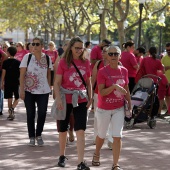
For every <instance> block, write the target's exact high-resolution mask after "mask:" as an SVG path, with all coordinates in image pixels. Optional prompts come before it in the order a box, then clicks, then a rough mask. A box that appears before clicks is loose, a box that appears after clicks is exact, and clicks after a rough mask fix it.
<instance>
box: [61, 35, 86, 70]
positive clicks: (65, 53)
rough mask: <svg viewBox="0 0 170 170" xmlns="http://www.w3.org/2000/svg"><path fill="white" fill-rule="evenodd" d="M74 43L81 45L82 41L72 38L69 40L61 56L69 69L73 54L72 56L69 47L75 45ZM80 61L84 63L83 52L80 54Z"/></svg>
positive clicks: (78, 38)
mask: <svg viewBox="0 0 170 170" xmlns="http://www.w3.org/2000/svg"><path fill="white" fill-rule="evenodd" d="M76 42H80V43H83V41H82V40H81V38H80V37H74V38H72V39H71V40H70V42H69V44H68V47H67V49H66V51H65V52H64V54H63V58H65V60H66V63H67V64H68V66H69V67H70V64H71V62H72V61H73V54H72V50H71V47H72V46H73V45H74V44H75V43H76ZM79 58H80V60H82V61H85V60H86V58H85V56H84V51H83V52H82V54H81V55H80V57H79Z"/></svg>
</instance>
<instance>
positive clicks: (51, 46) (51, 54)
mask: <svg viewBox="0 0 170 170" xmlns="http://www.w3.org/2000/svg"><path fill="white" fill-rule="evenodd" d="M48 47H49V48H48V50H46V51H45V54H47V55H48V56H49V57H50V58H51V61H52V64H53V67H54V63H55V61H56V59H57V57H58V52H57V50H56V47H55V43H54V42H53V41H50V42H49V44H48ZM53 84H54V70H51V89H52V87H53Z"/></svg>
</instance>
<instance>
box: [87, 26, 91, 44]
mask: <svg viewBox="0 0 170 170" xmlns="http://www.w3.org/2000/svg"><path fill="white" fill-rule="evenodd" d="M87 41H91V25H89V26H88V28H87Z"/></svg>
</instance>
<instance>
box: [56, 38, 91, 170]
mask: <svg viewBox="0 0 170 170" xmlns="http://www.w3.org/2000/svg"><path fill="white" fill-rule="evenodd" d="M78 70H79V72H78ZM80 76H82V78H81V77H80ZM90 76H91V73H90V62H89V61H88V60H87V59H85V57H84V46H83V41H82V40H81V39H80V38H79V37H75V38H72V39H71V41H70V42H69V44H68V47H67V49H66V51H65V53H64V54H63V57H62V58H61V59H60V62H59V64H58V68H57V72H56V78H55V83H54V89H55V95H56V99H57V100H56V105H57V108H58V109H59V110H63V109H64V108H63V107H64V103H62V100H61V95H60V91H63V90H64V91H65V96H66V118H65V120H60V121H59V129H58V131H59V149H60V157H59V161H58V166H60V167H65V161H66V159H67V158H66V156H65V150H66V139H67V130H68V124H69V119H70V114H71V113H72V112H73V115H74V121H75V122H74V130H75V132H76V136H77V155H78V165H77V169H78V170H89V169H90V168H89V167H88V166H87V165H86V164H85V163H84V161H83V159H84V148H85V130H86V123H87V109H88V108H89V106H90V105H91V101H92V99H91V81H90ZM83 80H84V83H83ZM85 86H86V87H87V89H86V87H85ZM87 91H88V94H87ZM68 93H69V94H68ZM76 94H78V95H76ZM76 96H77V97H76ZM72 97H73V99H75V98H74V97H76V99H75V100H76V101H78V103H74V101H73V100H72Z"/></svg>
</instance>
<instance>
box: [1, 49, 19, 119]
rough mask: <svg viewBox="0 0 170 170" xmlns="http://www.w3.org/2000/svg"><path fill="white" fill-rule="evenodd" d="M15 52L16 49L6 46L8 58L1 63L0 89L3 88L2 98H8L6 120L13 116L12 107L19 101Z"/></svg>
mask: <svg viewBox="0 0 170 170" xmlns="http://www.w3.org/2000/svg"><path fill="white" fill-rule="evenodd" d="M16 53H17V49H16V48H15V47H8V49H7V56H8V59H7V60H5V61H4V62H3V65H2V79H1V89H2V90H4V98H5V99H7V100H8V109H9V110H8V113H9V116H8V117H7V119H8V120H13V119H14V118H15V114H14V109H15V107H16V106H17V104H18V102H19V75H20V69H19V66H20V61H18V60H16V59H14V56H15V54H16ZM13 95H14V101H13Z"/></svg>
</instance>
